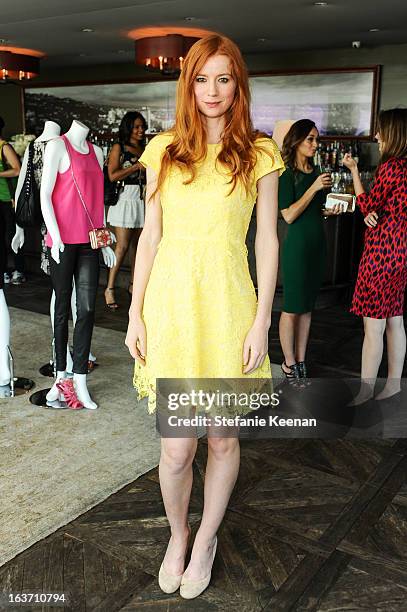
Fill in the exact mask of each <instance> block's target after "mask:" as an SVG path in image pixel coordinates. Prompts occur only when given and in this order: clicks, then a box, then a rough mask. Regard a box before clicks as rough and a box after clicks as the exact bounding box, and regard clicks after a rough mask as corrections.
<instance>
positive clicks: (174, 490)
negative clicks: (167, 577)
mask: <svg viewBox="0 0 407 612" xmlns="http://www.w3.org/2000/svg"><path fill="white" fill-rule="evenodd" d="M196 448H197V438H195V437H191V438H161V457H160V465H159V475H160V486H161V493H162V496H163V501H164V507H165V512H166V515H167V518H168V522H169V524H170V528H171V538H170V541H169V543H168V548H167V552H166V553H165V557H164V569H165V570H166V571H167V572H168V573H169V574H172V575H174V576H178V575H180V574H182V573H183V571H184V562H185V554H186V550H187V545H188V536H189V529H188V506H189V498H190V497H191V488H192V462H193V459H194V457H195V453H196Z"/></svg>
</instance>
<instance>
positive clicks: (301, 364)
mask: <svg viewBox="0 0 407 612" xmlns="http://www.w3.org/2000/svg"><path fill="white" fill-rule="evenodd" d="M297 366H298V370H299V372H300V378H307V366H306V365H305V361H298V362H297Z"/></svg>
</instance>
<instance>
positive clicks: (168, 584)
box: [158, 561, 182, 593]
mask: <svg viewBox="0 0 407 612" xmlns="http://www.w3.org/2000/svg"><path fill="white" fill-rule="evenodd" d="M181 579H182V574H180V575H179V576H173V574H168V572H166V571H165V569H164V561H163V562H162V563H161V567H160V571H159V572H158V584H159V586H160V589H161V590H162V591H164V593H175V591H176V590H178V589H179V586H180V584H181Z"/></svg>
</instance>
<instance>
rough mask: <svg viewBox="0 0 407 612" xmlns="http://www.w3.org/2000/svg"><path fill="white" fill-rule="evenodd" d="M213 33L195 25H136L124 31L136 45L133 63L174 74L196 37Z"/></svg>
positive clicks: (179, 70)
mask: <svg viewBox="0 0 407 612" xmlns="http://www.w3.org/2000/svg"><path fill="white" fill-rule="evenodd" d="M209 34H213V32H210V31H208V30H201V29H197V28H166V27H155V28H153V27H152V28H139V29H136V30H132V31H131V32H129V33H128V37H129V38H133V39H134V41H135V48H136V58H135V61H136V64H138V65H140V66H144V68H145V69H146V70H149V71H153V72H161V74H163V75H164V76H173V77H176V76H178V75H179V73H180V72H181V70H182V66H183V62H184V59H185V56H186V55H187V53H188V51H189V49H190V48H191V47H192V45H193V44H194V43H195V42H197V41H198V40H199V39H200V38H202V37H204V36H208V35H209Z"/></svg>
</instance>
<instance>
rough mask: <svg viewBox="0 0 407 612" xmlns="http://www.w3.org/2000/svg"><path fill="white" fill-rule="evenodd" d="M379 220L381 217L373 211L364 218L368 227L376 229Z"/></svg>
mask: <svg viewBox="0 0 407 612" xmlns="http://www.w3.org/2000/svg"><path fill="white" fill-rule="evenodd" d="M378 218H379V215H378V214H377V212H375V211H374V210H372V212H371V213H369V214H368V215H366V217H365V218H364V222H365V223H366V225H367V227H376V225H377V220H378Z"/></svg>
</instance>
